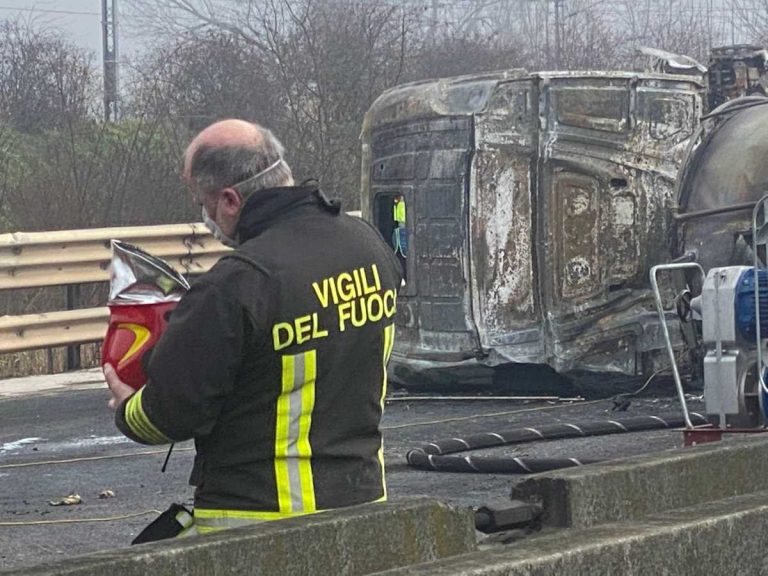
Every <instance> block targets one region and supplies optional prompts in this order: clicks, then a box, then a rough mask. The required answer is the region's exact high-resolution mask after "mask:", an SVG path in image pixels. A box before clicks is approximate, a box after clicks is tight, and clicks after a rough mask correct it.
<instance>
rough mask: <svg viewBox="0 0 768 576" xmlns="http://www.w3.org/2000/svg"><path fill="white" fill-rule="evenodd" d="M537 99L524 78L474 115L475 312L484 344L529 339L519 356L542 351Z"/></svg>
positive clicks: (472, 219) (532, 355)
mask: <svg viewBox="0 0 768 576" xmlns="http://www.w3.org/2000/svg"><path fill="white" fill-rule="evenodd" d="M537 98H538V97H537V94H536V85H535V84H534V83H533V82H532V81H531V80H530V79H526V80H520V81H515V82H506V83H503V84H501V85H500V86H499V87H498V89H497V90H496V92H495V93H494V95H493V97H492V99H491V102H490V104H489V106H488V109H487V110H486V111H484V112H483V113H479V114H477V115H476V117H475V155H474V158H473V163H472V168H471V170H472V180H471V182H472V184H471V204H470V247H471V255H472V267H471V269H472V283H473V294H474V297H475V302H474V312H475V321H476V324H477V327H478V331H479V333H480V337H481V340H482V343H483V346H484V347H485V348H487V349H495V348H496V347H498V346H500V345H502V346H503V345H505V344H509V343H510V342H512V341H514V342H515V343H516V344H519V345H521V344H525V343H527V345H525V346H522V347H521V348H520V350H519V352H518V354H519V355H520V356H519V357H529V358H530V359H531V360H535V359H538V358H540V356H541V353H542V352H543V346H542V342H541V338H540V325H541V316H540V308H539V305H538V294H537V292H538V290H537V285H536V279H535V269H536V263H535V257H534V241H535V240H534V239H535V230H534V228H535V224H534V215H533V214H534V198H533V197H532V191H533V190H534V189H535V179H536V172H535V152H536V144H535V142H536V133H537V124H538V113H537V107H538V101H537Z"/></svg>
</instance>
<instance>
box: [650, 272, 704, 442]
mask: <svg viewBox="0 0 768 576" xmlns="http://www.w3.org/2000/svg"><path fill="white" fill-rule="evenodd" d="M693 269H695V270H698V271H699V274H700V275H701V279H702V285H703V280H704V269H703V268H702V267H701V265H700V264H698V263H696V262H680V263H678V264H659V265H657V266H654V267H653V268H651V272H650V277H651V287H652V288H653V299H654V301H655V303H656V311H657V312H658V314H659V321H660V322H661V331H662V333H663V334H664V342H665V344H666V346H667V353H668V354H669V362H670V365H671V366H672V376H673V377H674V379H675V387H676V388H677V397H678V400H680V407H681V408H682V409H683V418H685V425H686V427H687V428H688V429H689V430H690V429H692V428H693V423H692V422H691V417H690V415H689V414H688V405H687V404H686V403H685V392H684V391H683V383H682V381H681V380H680V372H679V371H678V369H677V360H676V359H675V350H674V348H672V339H671V338H670V337H669V328H668V327H667V317H666V314H665V312H664V303H663V302H662V301H661V292H660V291H659V282H658V280H657V278H656V273H657V272H658V271H659V270H664V271H667V270H668V271H672V270H693Z"/></svg>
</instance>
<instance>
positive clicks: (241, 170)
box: [190, 128, 293, 198]
mask: <svg viewBox="0 0 768 576" xmlns="http://www.w3.org/2000/svg"><path fill="white" fill-rule="evenodd" d="M260 130H261V131H262V136H263V139H262V141H261V142H260V143H259V145H258V146H215V147H214V146H210V145H202V146H200V147H199V148H198V149H197V150H195V152H194V154H193V155H192V162H191V167H190V175H191V176H192V178H194V180H195V181H196V182H197V185H198V186H199V187H200V189H201V191H204V192H206V193H208V192H212V191H214V190H220V189H222V188H227V187H237V189H238V191H239V192H240V193H241V194H242V195H243V197H244V198H247V197H248V196H249V195H250V194H252V193H253V192H256V191H257V190H263V189H265V188H274V187H277V186H286V185H288V184H290V182H291V181H292V179H293V175H292V173H291V168H290V166H288V163H287V162H286V161H285V160H284V159H283V154H284V152H285V150H284V148H283V145H282V144H281V143H280V141H279V140H278V139H277V138H276V137H275V135H274V134H272V132H271V131H270V130H268V129H267V128H260Z"/></svg>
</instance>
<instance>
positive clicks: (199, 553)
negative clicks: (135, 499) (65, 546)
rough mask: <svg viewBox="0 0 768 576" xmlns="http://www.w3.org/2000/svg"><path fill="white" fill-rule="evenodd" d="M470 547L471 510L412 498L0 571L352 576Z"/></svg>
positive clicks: (58, 575) (47, 575) (80, 575)
mask: <svg viewBox="0 0 768 576" xmlns="http://www.w3.org/2000/svg"><path fill="white" fill-rule="evenodd" d="M475 549H476V545H475V530H474V521H473V515H472V513H471V511H470V510H468V509H462V510H459V509H456V508H452V507H449V506H447V505H445V504H441V503H439V502H437V501H434V500H427V499H414V500H411V501H405V502H399V503H398V504H367V505H364V506H354V507H350V508H346V509H343V510H336V511H329V512H323V513H322V514H316V515H313V516H307V517H304V518H295V519H290V520H281V521H278V522H265V523H263V524H258V525H254V526H248V527H244V528H235V529H231V530H226V531H222V532H219V533H216V534H210V535H205V536H193V537H190V538H184V539H180V540H167V541H164V542H156V543H151V544H143V545H140V546H135V547H132V548H130V549H128V550H125V549H122V550H119V551H116V552H100V553H97V554H91V555H87V556H81V557H79V558H72V559H69V560H66V561H64V562H58V563H56V564H49V565H41V566H36V567H32V568H26V569H21V570H14V571H0V574H3V575H10V574H14V575H18V576H22V575H23V576H54V575H55V576H65V575H66V576H108V575H110V574H111V575H113V576H118V575H119V576H145V575H147V574H151V575H153V576H165V575H168V576H170V575H182V574H183V575H187V576H219V575H224V574H227V575H232V574H249V575H250V574H264V575H269V576H283V575H284V576H300V575H305V574H306V575H312V574H317V575H319V576H326V575H327V576H336V575H339V576H355V575H363V574H370V573H372V572H377V571H381V570H387V569H390V568H395V567H399V566H407V565H410V564H418V563H421V562H428V561H432V560H437V559H441V558H445V557H447V556H451V555H456V554H463V553H467V552H470V551H472V550H475Z"/></svg>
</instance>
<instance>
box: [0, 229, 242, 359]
mask: <svg viewBox="0 0 768 576" xmlns="http://www.w3.org/2000/svg"><path fill="white" fill-rule="evenodd" d="M113 238H115V239H119V240H123V241H125V242H128V243H130V244H134V245H136V246H138V247H140V248H142V249H143V250H145V251H147V252H149V253H151V254H153V255H155V256H159V257H161V258H163V259H165V260H166V261H167V262H168V263H169V264H170V265H171V266H173V267H174V268H175V269H176V270H178V271H179V272H181V273H182V274H185V275H194V274H201V273H203V272H205V271H207V270H208V269H209V268H211V266H213V264H214V263H215V262H216V261H217V260H218V259H219V258H220V257H221V256H222V255H224V254H225V253H226V252H228V251H229V248H226V247H225V246H223V245H222V244H220V243H219V242H218V241H216V240H215V239H214V238H213V236H212V235H211V233H210V232H209V231H208V229H207V228H205V226H204V225H203V224H199V223H195V224H172V225H164V226H142V227H130V228H99V229H92V230H65V231H61V232H33V233H24V232H17V233H13V234H0V290H3V291H9V290H17V289H23V288H39V287H50V286H73V285H78V284H83V283H88V282H106V281H108V280H109V262H110V259H111V256H112V254H111V248H110V240H111V239H113ZM108 319H109V313H108V311H107V308H105V307H100V308H87V309H79V310H63V311H52V312H43V313H38V314H23V315H18V316H2V317H0V353H8V352H21V351H25V350H35V349H39V348H48V347H53V346H69V345H76V344H84V343H87V342H95V341H99V340H101V339H102V338H103V337H104V334H105V332H106V328H107V321H108Z"/></svg>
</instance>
